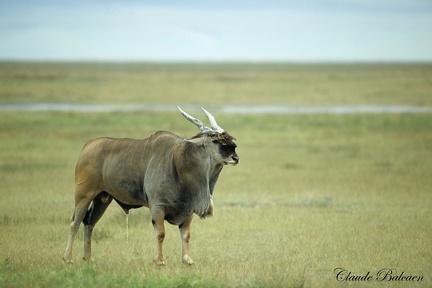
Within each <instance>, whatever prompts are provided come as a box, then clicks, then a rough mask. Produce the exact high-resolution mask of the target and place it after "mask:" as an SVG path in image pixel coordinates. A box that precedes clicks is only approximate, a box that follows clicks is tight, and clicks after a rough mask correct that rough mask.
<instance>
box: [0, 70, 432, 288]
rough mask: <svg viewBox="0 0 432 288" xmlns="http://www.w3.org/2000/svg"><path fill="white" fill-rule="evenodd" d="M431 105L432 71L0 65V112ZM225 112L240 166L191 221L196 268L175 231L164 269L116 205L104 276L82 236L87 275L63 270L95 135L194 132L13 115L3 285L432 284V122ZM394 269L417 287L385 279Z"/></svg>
mask: <svg viewBox="0 0 432 288" xmlns="http://www.w3.org/2000/svg"><path fill="white" fill-rule="evenodd" d="M431 95H432V65H431V64H389V63H387V64H383V63H381V64H379V63H378V64H265V63H262V64H245V63H237V64H236V63H225V64H214V63H213V64H206V63H194V64H182V63H177V64H167V63H165V64H157V63H109V64H106V63H21V62H1V63H0V105H1V104H5V103H91V104H98V103H100V104H139V105H142V104H146V103H153V104H154V103H161V104H169V105H173V106H174V107H175V106H176V105H180V106H182V105H187V104H198V105H202V106H204V107H211V106H212V105H309V106H316V105H321V106H332V105H364V104H367V105H413V106H423V107H424V106H428V107H431V106H432V97H431ZM209 110H210V109H209ZM187 112H189V113H190V114H192V115H194V116H195V117H198V118H201V119H202V120H203V121H204V120H206V119H204V118H205V116H204V115H203V114H202V113H201V112H200V111H198V110H193V111H187ZM210 112H212V111H211V110H210ZM213 114H214V116H215V117H216V119H217V120H218V124H219V125H220V126H222V127H223V128H225V129H226V130H227V131H228V132H229V133H230V134H232V135H233V136H234V137H236V138H237V145H238V148H237V152H238V154H239V156H240V159H241V160H240V161H241V162H240V164H239V165H237V166H236V167H225V168H224V170H223V171H222V174H221V177H220V178H219V181H218V183H217V185H216V189H215V194H214V199H213V201H214V205H215V211H214V216H213V217H212V218H209V219H205V220H200V219H199V217H195V219H194V221H193V222H192V231H191V234H192V235H191V256H192V258H193V259H194V261H195V263H196V264H195V265H194V266H190V267H189V266H186V265H184V264H182V263H181V245H180V235H179V232H178V228H177V227H175V226H172V225H169V224H166V229H167V235H166V238H165V242H164V252H165V262H166V264H167V265H166V266H164V267H157V266H156V265H155V264H153V263H152V259H153V257H154V255H155V250H156V240H155V239H154V235H153V228H152V225H151V219H150V216H149V211H148V209H146V208H141V209H136V210H131V213H130V215H129V229H128V231H126V215H125V214H124V212H123V210H122V209H121V208H120V207H119V206H118V205H117V204H115V203H112V204H111V206H110V207H109V208H108V209H107V212H106V213H105V215H104V216H103V217H102V219H101V220H100V221H99V222H98V224H97V225H96V227H95V229H94V233H93V257H94V262H92V263H86V262H83V261H82V260H81V258H82V250H83V240H82V238H83V233H82V228H81V229H80V232H79V233H78V236H77V240H76V241H75V245H74V258H73V260H74V264H72V265H69V264H64V263H63V262H62V256H63V253H64V250H65V248H66V242H67V236H68V229H69V218H70V216H71V214H72V211H73V206H74V203H73V202H74V197H73V195H74V168H75V162H76V159H77V157H78V154H79V152H80V150H81V148H82V147H83V145H84V144H85V143H86V142H88V141H89V140H91V139H94V138H97V137H101V136H111V137H130V138H145V137H147V136H148V135H150V134H152V133H153V132H155V131H157V130H169V131H172V132H174V133H176V134H178V135H180V136H182V137H192V136H194V135H195V134H196V133H197V132H198V131H197V128H196V127H195V126H193V125H192V124H191V123H189V122H187V121H186V120H185V119H184V118H183V117H182V116H181V115H180V114H179V113H177V112H148V111H147V112H110V113H92V112H87V113H80V112H74V113H72V112H22V111H0V287H430V286H431V285H432V280H431V279H432V250H431V247H432V229H431V220H432V209H431V203H432V191H431V187H432V177H431V167H432V114H427V113H424V114H414V113H407V114H396V113H392V114H346V115H345V114H344V115H328V114H294V115H288V114H285V115H282V114H240V115H236V114H229V113H220V112H215V113H213ZM205 122H206V121H205ZM338 268H342V269H344V270H346V271H347V272H346V273H341V274H340V275H337V272H338V271H341V270H337V269H338ZM382 269H391V271H392V276H393V277H395V276H399V275H401V273H403V276H405V278H402V277H399V278H398V279H396V278H393V279H392V280H391V281H389V278H386V279H377V278H378V274H379V272H380V271H381V270H382ZM385 271H388V270H385ZM349 272H351V274H350V275H351V276H352V277H351V278H350V277H349V276H348V273H349ZM367 273H369V274H367ZM365 275H371V276H372V277H371V278H369V280H366V279H365V278H367V277H364V278H363V279H359V278H360V276H365ZM354 276H359V277H357V278H354ZM408 276H410V277H411V278H410V279H407V278H406V277H408ZM414 277H416V278H414ZM420 277H421V278H420ZM355 279H356V280H355ZM419 279H420V281H417V280H419ZM380 280H383V281H380ZM407 280H411V281H407ZM414 280H415V281H414Z"/></svg>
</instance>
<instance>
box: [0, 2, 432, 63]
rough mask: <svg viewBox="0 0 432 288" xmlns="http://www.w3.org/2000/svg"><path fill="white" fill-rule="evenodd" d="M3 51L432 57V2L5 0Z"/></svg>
mask: <svg viewBox="0 0 432 288" xmlns="http://www.w3.org/2000/svg"><path fill="white" fill-rule="evenodd" d="M0 59H14V60H17V59H26V60H99V61H104V60H111V61H135V60H138V61H432V0H308V1H301V0H296V1H291V0H281V1H274V0H267V1H266V0H261V1H243V0H239V1H237V0H230V1H227V0H218V1H209V0H202V1H199V0H197V1H191V0H186V1H181V0H178V1H168V0H162V1H138V0H126V1H114V0H105V1H102V0H100V1H92V0H86V1H84V0H75V1H61V0H58V1H54V0H41V1H38V0H28V1H20V0H0Z"/></svg>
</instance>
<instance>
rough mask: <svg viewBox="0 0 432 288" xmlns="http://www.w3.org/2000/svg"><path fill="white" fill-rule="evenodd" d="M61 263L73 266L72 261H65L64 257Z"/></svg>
mask: <svg viewBox="0 0 432 288" xmlns="http://www.w3.org/2000/svg"><path fill="white" fill-rule="evenodd" d="M63 263H65V264H69V265H72V264H74V263H73V262H72V260H71V259H69V260H68V259H66V258H65V257H63Z"/></svg>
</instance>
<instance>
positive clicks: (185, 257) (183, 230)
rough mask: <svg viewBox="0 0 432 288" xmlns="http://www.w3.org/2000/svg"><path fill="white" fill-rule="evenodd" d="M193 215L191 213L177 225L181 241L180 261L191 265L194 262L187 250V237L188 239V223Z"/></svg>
mask: <svg viewBox="0 0 432 288" xmlns="http://www.w3.org/2000/svg"><path fill="white" fill-rule="evenodd" d="M192 218H193V215H191V216H190V217H189V218H188V219H187V220H186V221H185V222H184V223H183V224H181V225H180V226H179V230H180V237H181V241H182V261H183V263H185V264H189V265H193V264H194V262H193V261H192V258H191V257H190V255H189V254H190V251H189V239H190V224H191V222H192Z"/></svg>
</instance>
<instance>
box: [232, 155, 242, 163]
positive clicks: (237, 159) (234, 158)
mask: <svg viewBox="0 0 432 288" xmlns="http://www.w3.org/2000/svg"><path fill="white" fill-rule="evenodd" d="M232 159H233V160H234V161H235V162H236V164H237V163H239V162H240V158H239V156H237V155H234V156H232Z"/></svg>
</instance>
